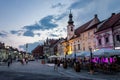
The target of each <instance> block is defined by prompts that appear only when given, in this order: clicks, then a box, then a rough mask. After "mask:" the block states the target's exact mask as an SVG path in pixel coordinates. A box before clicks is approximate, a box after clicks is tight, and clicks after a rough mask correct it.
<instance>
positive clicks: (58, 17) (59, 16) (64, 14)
mask: <svg viewBox="0 0 120 80" xmlns="http://www.w3.org/2000/svg"><path fill="white" fill-rule="evenodd" d="M66 16H67V14H66V13H63V14H61V15H57V16H56V19H55V20H56V21H59V20H62V19H63V18H64V17H66Z"/></svg>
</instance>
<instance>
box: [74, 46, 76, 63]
mask: <svg viewBox="0 0 120 80" xmlns="http://www.w3.org/2000/svg"><path fill="white" fill-rule="evenodd" d="M74 60H75V62H76V46H74Z"/></svg>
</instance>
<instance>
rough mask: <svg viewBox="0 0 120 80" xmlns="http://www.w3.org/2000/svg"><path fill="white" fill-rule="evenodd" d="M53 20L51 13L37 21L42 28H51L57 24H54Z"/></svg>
mask: <svg viewBox="0 0 120 80" xmlns="http://www.w3.org/2000/svg"><path fill="white" fill-rule="evenodd" d="M54 20H55V19H54V16H53V15H49V16H46V17H44V18H43V19H42V20H40V21H39V22H40V24H41V26H42V28H43V29H52V28H55V27H57V26H58V25H57V24H55V23H54V22H53V21H54Z"/></svg>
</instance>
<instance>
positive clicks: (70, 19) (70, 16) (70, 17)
mask: <svg viewBox="0 0 120 80" xmlns="http://www.w3.org/2000/svg"><path fill="white" fill-rule="evenodd" d="M72 17H73V16H72V13H71V9H70V14H69V21H68V24H73V23H74V22H73V20H72Z"/></svg>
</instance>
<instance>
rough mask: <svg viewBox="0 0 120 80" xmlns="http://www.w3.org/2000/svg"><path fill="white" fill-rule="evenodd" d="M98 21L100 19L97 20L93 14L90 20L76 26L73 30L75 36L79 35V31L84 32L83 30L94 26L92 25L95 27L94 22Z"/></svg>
mask: <svg viewBox="0 0 120 80" xmlns="http://www.w3.org/2000/svg"><path fill="white" fill-rule="evenodd" d="M99 22H100V21H99V19H98V17H97V15H95V17H94V18H93V19H92V20H90V21H88V22H87V23H85V24H83V25H82V26H80V27H78V28H77V29H76V30H75V34H76V35H77V36H79V35H80V33H82V32H84V31H86V30H88V29H91V28H94V27H95V26H94V25H95V24H98V23H99Z"/></svg>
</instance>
